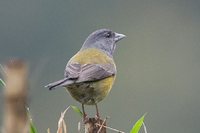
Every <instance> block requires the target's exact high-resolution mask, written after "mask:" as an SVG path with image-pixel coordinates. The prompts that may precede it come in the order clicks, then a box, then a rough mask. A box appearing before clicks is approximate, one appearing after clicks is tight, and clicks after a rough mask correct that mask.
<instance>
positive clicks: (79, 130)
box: [78, 121, 81, 133]
mask: <svg viewBox="0 0 200 133" xmlns="http://www.w3.org/2000/svg"><path fill="white" fill-rule="evenodd" d="M78 132H79V133H81V122H80V121H79V122H78Z"/></svg>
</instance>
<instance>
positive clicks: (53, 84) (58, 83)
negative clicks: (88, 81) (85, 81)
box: [45, 78, 68, 90]
mask: <svg viewBox="0 0 200 133" xmlns="http://www.w3.org/2000/svg"><path fill="white" fill-rule="evenodd" d="M67 80H68V78H64V79H61V80H58V81H56V82H53V83H50V84H48V85H46V86H45V87H46V88H48V89H49V90H53V89H54V88H56V87H59V86H63V84H64V83H65V82H66V81H67Z"/></svg>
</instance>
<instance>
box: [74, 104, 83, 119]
mask: <svg viewBox="0 0 200 133" xmlns="http://www.w3.org/2000/svg"><path fill="white" fill-rule="evenodd" d="M71 108H72V109H73V110H74V112H76V113H78V114H79V115H80V116H81V117H82V116H83V112H82V111H81V110H80V109H79V108H78V107H76V106H73V105H71Z"/></svg>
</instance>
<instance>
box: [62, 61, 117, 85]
mask: <svg viewBox="0 0 200 133" xmlns="http://www.w3.org/2000/svg"><path fill="white" fill-rule="evenodd" d="M115 74H116V68H115V66H114V65H112V64H104V65H100V64H84V65H81V64H79V63H72V64H69V65H67V66H66V69H65V77H68V78H69V79H76V81H75V82H77V83H79V82H89V81H96V80H101V79H104V78H107V77H110V76H113V75H115Z"/></svg>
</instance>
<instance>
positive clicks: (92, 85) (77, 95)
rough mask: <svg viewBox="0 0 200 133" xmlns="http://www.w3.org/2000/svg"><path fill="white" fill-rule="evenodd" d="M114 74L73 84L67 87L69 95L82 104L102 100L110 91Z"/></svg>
mask: <svg viewBox="0 0 200 133" xmlns="http://www.w3.org/2000/svg"><path fill="white" fill-rule="evenodd" d="M114 80H115V76H112V77H109V78H105V79H103V80H99V81H95V82H85V83H79V84H73V85H70V86H68V87H67V90H68V91H69V93H70V95H71V96H72V97H73V98H74V99H76V100H77V101H79V102H80V103H82V104H87V105H93V104H95V103H98V102H100V101H101V100H103V99H104V98H105V97H106V96H107V95H108V93H109V92H110V90H111V88H112V85H113V82H114Z"/></svg>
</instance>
